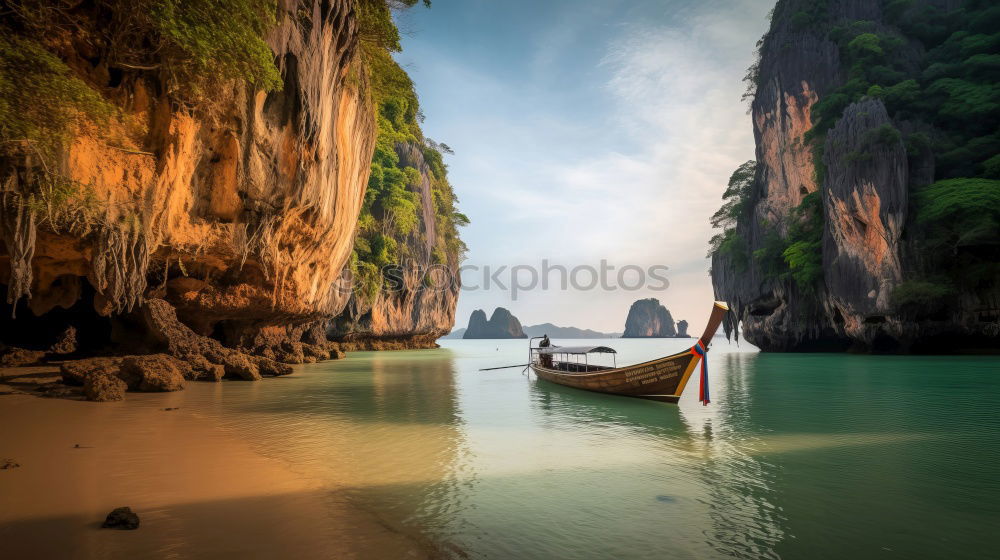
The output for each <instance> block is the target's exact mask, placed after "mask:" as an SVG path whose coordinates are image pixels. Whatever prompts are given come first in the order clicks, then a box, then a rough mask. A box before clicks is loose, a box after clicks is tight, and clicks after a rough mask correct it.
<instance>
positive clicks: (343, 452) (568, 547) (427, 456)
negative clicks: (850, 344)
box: [206, 340, 1000, 558]
mask: <svg viewBox="0 0 1000 560" xmlns="http://www.w3.org/2000/svg"><path fill="white" fill-rule="evenodd" d="M566 342H568V341H566ZM590 342H592V341H590ZM609 343H610V344H612V345H613V346H615V347H616V348H617V349H618V350H619V352H620V354H619V361H620V362H621V363H625V362H638V361H642V360H646V359H650V358H653V357H656V356H659V355H664V354H668V353H671V352H674V351H677V350H679V349H680V347H682V346H683V345H686V344H687V341H657V340H615V341H613V342H610V341H609ZM444 344H446V345H447V347H446V348H442V349H439V350H434V351H418V352H382V353H354V354H351V355H350V356H349V357H348V359H346V360H343V361H337V362H329V363H324V364H315V365H310V366H303V367H302V369H301V370H300V372H299V373H297V374H296V375H295V376H293V377H291V378H287V379H279V380H274V381H272V382H268V383H266V384H235V383H233V384H225V386H224V391H221V392H219V393H215V394H213V395H212V396H211V398H210V399H209V400H210V402H211V404H210V405H208V404H207V405H206V406H212V407H215V410H216V411H217V412H219V413H225V414H220V418H221V419H222V421H225V422H228V423H230V427H232V428H233V429H234V430H239V429H241V427H242V428H244V429H245V426H253V433H252V439H253V441H254V442H255V443H254V444H255V446H256V447H257V448H258V449H259V450H260V451H261V452H263V453H265V454H267V455H270V456H272V457H277V458H280V459H283V460H285V461H287V462H288V463H289V464H290V465H291V466H292V468H294V469H297V470H300V471H301V472H304V473H308V474H310V475H311V476H317V477H320V478H322V479H323V480H324V481H325V482H327V483H328V484H329V485H330V486H331V487H332V488H338V489H342V491H343V492H344V493H345V495H346V496H348V497H349V499H350V500H351V501H352V502H354V503H356V504H359V505H361V506H363V507H364V508H366V509H367V510H369V511H371V512H372V513H373V514H375V515H377V516H378V518H379V519H380V520H381V521H382V522H383V524H385V525H386V526H387V527H390V528H392V529H393V530H395V531H399V532H402V533H405V534H408V535H411V536H414V537H418V538H420V539H423V540H424V541H425V542H427V543H431V544H433V547H434V549H436V550H438V551H439V552H440V553H441V554H442V555H443V556H455V557H472V558H553V557H559V558H667V557H670V558H715V557H739V558H778V557H783V558H803V557H808V558H840V557H844V556H848V555H851V556H858V557H881V556H887V557H892V556H898V557H918V556H931V557H934V556H948V557H951V558H955V557H969V558H973V557H977V556H982V555H984V554H986V553H987V552H988V551H990V550H991V549H992V547H993V546H994V545H996V544H997V543H996V542H995V539H994V538H993V537H992V533H990V532H986V531H984V530H983V529H984V528H985V527H991V526H993V525H995V524H996V523H998V522H1000V512H998V504H1000V482H998V481H1000V466H998V465H1000V461H998V459H1000V456H998V453H1000V451H998V450H1000V445H998V444H1000V439H998V438H1000V436H998V434H1000V429H998V428H1000V423H998V420H997V415H996V414H995V412H994V411H995V398H996V396H997V394H998V391H997V389H998V388H1000V383H998V380H997V377H996V376H995V371H996V369H997V368H996V366H997V363H998V362H997V361H996V359H995V358H960V359H954V358H949V359H944V358H941V359H937V358H905V357H862V356H831V355H764V354H758V353H756V352H754V351H752V349H751V348H748V347H746V346H745V345H744V347H743V348H737V347H735V346H728V345H726V344H725V343H724V342H723V343H721V344H719V343H716V347H715V348H714V349H713V350H712V354H711V358H710V359H711V364H710V365H711V371H710V375H711V379H712V384H713V386H712V391H713V403H712V404H711V405H710V406H707V407H702V406H701V405H700V404H699V403H698V402H697V400H696V395H695V393H697V387H695V386H694V383H692V385H691V387H690V388H689V391H688V393H687V394H686V395H685V396H684V397H683V398H682V399H681V402H680V404H679V405H676V406H675V405H669V404H664V403H657V402H652V401H644V400H639V399H629V398H624V397H614V396H608V395H600V394H595V393H587V392H583V391H577V390H573V389H569V388H565V387H561V386H558V385H553V384H550V383H547V382H545V381H541V380H537V379H535V378H534V377H533V376H531V377H529V376H526V375H522V374H521V373H520V368H512V369H507V370H498V371H491V372H480V371H478V370H479V368H483V367H491V366H497V365H503V364H513V363H518V362H519V361H523V354H524V341H445V342H444ZM264 385H266V387H264ZM234 412H238V414H233V413H234ZM928 528H933V530H928Z"/></svg>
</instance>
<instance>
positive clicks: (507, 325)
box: [462, 307, 528, 338]
mask: <svg viewBox="0 0 1000 560" xmlns="http://www.w3.org/2000/svg"><path fill="white" fill-rule="evenodd" d="M462 338H528V336H527V335H526V334H524V330H523V329H522V328H521V322H520V321H518V320H517V317H515V316H513V315H512V314H511V313H510V311H508V310H506V309H504V308H503V307H497V308H496V309H494V310H493V315H491V316H490V319H489V321H487V320H486V312H485V311H483V310H482V309H477V310H475V311H473V312H472V315H471V316H470V317H469V326H468V327H466V329H465V332H464V333H462Z"/></svg>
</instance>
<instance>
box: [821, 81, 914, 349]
mask: <svg viewBox="0 0 1000 560" xmlns="http://www.w3.org/2000/svg"><path fill="white" fill-rule="evenodd" d="M884 127H888V128H884ZM880 130H890V131H891V130H895V129H894V128H893V125H892V122H891V120H890V119H889V115H888V114H887V113H886V110H885V106H884V105H883V104H882V102H881V101H880V100H875V99H867V100H864V101H861V102H858V103H854V104H852V105H850V106H849V107H847V109H845V110H844V114H843V116H842V117H841V118H840V121H838V122H837V125H836V127H835V128H834V129H833V130H831V131H830V133H829V135H828V136H827V140H826V148H825V151H824V156H823V157H824V162H825V163H826V168H827V176H826V188H825V189H824V190H823V207H824V214H825V215H826V216H827V220H826V227H825V229H824V231H823V279H824V285H825V287H826V292H827V301H826V305H827V307H828V308H832V310H833V312H834V315H835V316H839V317H843V318H844V323H843V324H842V326H841V327H842V329H843V332H844V334H845V335H847V336H848V337H851V338H856V339H865V338H868V333H867V332H866V331H867V330H874V329H878V330H880V331H887V332H889V331H891V332H892V333H893V334H894V335H895V336H897V337H898V336H900V335H901V334H902V325H901V323H900V322H899V321H898V320H897V319H895V318H889V317H890V316H891V314H892V308H891V304H890V297H891V296H892V291H893V289H894V288H895V287H896V286H898V285H899V283H900V282H902V280H903V271H902V266H901V263H900V249H901V245H900V237H901V236H902V233H903V225H904V223H905V222H906V214H907V200H908V192H907V191H908V188H907V162H906V147H905V146H904V145H903V141H902V139H901V138H900V137H899V135H898V134H897V135H895V136H893V135H891V134H890V135H889V136H888V137H887V138H883V139H879V138H878V132H879V131H880Z"/></svg>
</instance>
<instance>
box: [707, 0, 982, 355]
mask: <svg viewBox="0 0 1000 560" xmlns="http://www.w3.org/2000/svg"><path fill="white" fill-rule="evenodd" d="M887 4H891V3H884V2H853V1H850V2H840V1H830V2H817V3H812V2H804V1H798V0H787V1H786V0H781V1H779V2H778V4H777V6H776V7H775V10H774V16H773V20H772V24H771V29H770V30H769V31H768V33H767V34H766V35H765V37H764V39H763V40H762V42H761V44H760V59H759V66H758V67H757V69H756V70H757V74H756V76H755V78H756V83H755V87H756V90H755V95H754V96H753V101H752V105H751V117H752V125H753V130H754V138H755V141H756V154H755V156H756V157H755V159H756V175H755V177H754V180H753V184H752V187H751V188H750V189H749V192H748V193H747V194H746V196H745V197H744V198H742V199H740V202H741V204H742V206H740V215H739V216H738V219H737V222H736V224H735V226H734V228H733V230H732V231H730V232H727V234H731V235H730V237H728V238H727V240H729V241H731V243H729V245H728V246H727V245H723V247H722V249H721V250H720V249H718V248H716V249H715V250H714V252H713V255H712V281H713V285H714V289H715V294H716V298H717V299H720V300H725V301H727V302H729V304H730V306H731V308H732V309H733V310H734V313H735V314H736V318H737V319H738V320H739V321H741V322H742V330H743V333H744V336H745V338H746V339H747V340H749V341H750V342H751V343H753V344H755V345H757V346H759V347H761V348H762V349H764V350H772V351H824V350H830V351H844V350H851V351H862V352H919V351H935V352H936V351H961V350H966V349H968V350H976V349H982V348H987V347H990V346H993V347H995V345H996V344H997V343H998V339H997V335H998V333H1000V329H997V328H996V322H997V309H996V307H997V289H996V283H995V282H992V283H991V282H990V281H989V280H984V281H982V282H978V283H975V284H973V283H971V282H970V283H967V284H963V283H962V282H961V280H959V281H951V280H947V281H946V280H943V279H942V278H943V277H945V276H948V275H949V274H950V273H951V271H952V270H954V268H953V265H952V264H947V265H945V264H934V259H933V258H932V257H931V255H932V254H933V253H935V252H936V251H942V250H945V251H954V253H955V255H956V256H955V257H954V258H953V260H952V261H951V262H958V261H961V260H962V259H966V257H965V256H963V255H964V254H965V253H966V252H967V253H968V254H970V255H974V257H970V258H974V259H978V260H977V261H976V262H977V263H979V262H980V261H982V262H983V263H988V261H989V260H990V258H987V257H985V255H989V254H992V253H995V246H996V243H997V242H1000V239H995V238H996V237H997V235H996V232H995V230H994V232H993V233H989V232H987V233H986V234H984V235H983V236H982V237H981V238H979V239H977V240H976V241H975V242H974V243H972V242H970V243H969V244H968V247H966V246H962V242H961V241H958V242H956V243H955V244H954V245H953V246H951V247H949V248H948V249H942V248H940V247H939V248H937V249H933V248H931V247H934V245H933V244H932V243H930V242H928V241H927V239H926V238H928V237H929V235H927V234H925V233H924V231H927V230H930V229H931V226H930V225H929V224H928V221H927V220H925V219H924V218H923V217H922V216H923V215H924V214H927V212H925V211H924V210H923V209H922V208H926V207H928V206H929V205H930V202H929V201H931V200H932V194H924V195H923V196H922V197H917V196H916V195H915V194H914V193H932V190H931V189H928V188H927V187H928V185H930V184H931V183H934V181H936V180H942V179H947V178H950V177H963V176H974V177H983V176H985V177H989V176H990V175H989V174H990V173H991V172H990V171H989V169H988V167H989V166H988V165H986V164H975V165H973V164H971V163H970V164H969V165H968V166H966V167H965V168H961V169H960V168H959V166H958V165H957V164H953V163H951V162H950V160H947V161H944V162H943V163H942V161H940V160H944V159H945V157H942V156H941V155H936V154H940V153H942V152H944V151H945V150H946V149H951V148H949V147H948V146H950V145H955V144H958V145H961V143H962V142H965V141H966V140H967V139H963V137H962V134H966V131H973V132H968V133H967V135H968V136H975V135H977V134H979V133H977V132H974V128H975V127H974V126H972V125H969V126H960V125H956V126H955V127H954V128H955V129H956V130H958V131H959V132H957V133H956V132H954V131H952V130H950V129H947V128H946V127H947V126H949V125H948V124H947V123H948V122H949V121H950V122H955V121H954V118H955V117H951V118H950V119H943V118H941V117H935V118H931V117H928V116H927V115H928V114H931V112H932V111H938V110H946V109H939V108H938V107H937V106H935V105H933V103H939V104H941V106H945V104H946V103H947V102H948V101H947V99H948V98H946V97H943V96H942V95H941V94H939V95H938V96H937V97H935V96H934V95H933V92H935V91H938V90H939V89H940V88H942V87H943V86H941V85H940V82H937V81H936V80H939V79H940V76H938V75H935V74H934V72H935V70H933V69H932V70H930V71H928V70H927V67H929V66H930V65H931V62H933V60H934V57H942V56H945V55H947V53H946V51H943V50H942V49H944V48H946V47H947V45H945V46H944V47H936V46H935V45H942V44H944V43H945V42H946V41H947V40H948V37H949V34H950V33H952V30H949V29H947V28H942V29H944V31H940V32H939V36H930V35H928V34H922V35H921V34H919V33H918V31H914V30H920V29H923V28H921V27H920V26H919V25H918V24H917V23H914V22H918V23H919V22H922V21H923V20H924V19H927V20H928V21H938V22H939V24H940V22H943V21H949V22H952V23H950V24H949V25H952V26H960V25H961V24H960V23H957V22H963V21H968V22H972V23H968V24H967V25H968V26H969V30H968V31H966V32H965V33H966V35H965V36H971V35H973V34H974V33H975V32H976V30H977V29H978V28H977V26H979V27H982V26H983V25H985V24H983V23H982V22H981V21H979V20H977V19H975V18H974V17H973V15H975V14H974V13H973V11H972V8H968V9H967V6H966V4H970V3H963V2H960V1H945V0H941V1H923V2H921V1H918V2H912V3H910V4H907V5H906V6H907V7H903V8H901V7H900V6H902V4H900V3H896V4H898V5H897V6H895V7H891V8H890V7H887ZM970 5H971V4H970ZM956 10H957V11H956ZM963 10H964V11H963ZM935 14H940V15H935ZM944 14H950V15H948V16H947V17H945V15H944ZM976 17H978V16H976ZM921 18H923V19H921ZM962 18H965V19H962ZM921 25H922V24H921ZM983 32H986V33H989V32H990V31H988V30H983ZM963 48H966V47H963ZM967 48H977V47H974V46H973V47H967ZM986 48H989V47H986ZM932 49H937V50H932ZM956 52H957V51H956ZM942 53H944V54H942ZM954 56H955V57H958V56H959V55H958V54H955V55H954ZM962 56H963V57H965V56H969V54H968V53H966V54H965V55H962ZM956 62H961V60H960V59H959V60H956ZM939 66H940V65H939ZM949 79H950V78H949ZM954 79H955V80H958V79H959V78H954ZM962 79H963V80H975V79H978V78H977V75H975V74H969V73H968V72H966V74H965V75H964V77H963V78H962ZM970 83H971V82H970ZM880 84H881V85H880ZM919 88H922V89H923V91H924V92H925V93H912V92H918V91H919ZM935 88H937V89H935ZM904 90H906V91H907V92H908V93H907V94H906V95H903V94H902V92H903V91H904ZM951 99H952V100H959V99H961V96H959V95H954V96H953V97H952V98H951ZM818 111H824V112H823V113H822V114H821V113H819V112H818ZM939 118H940V119H941V120H940V121H939V120H938V119H939ZM941 122H945V123H946V124H945V125H942V124H940V123H941ZM811 130H812V132H810V131H811ZM990 133H991V131H988V130H986V131H984V132H983V133H982V134H985V135H986V136H984V137H983V138H986V139H987V140H985V141H984V140H982V139H976V140H974V141H970V143H969V145H970V146H975V145H980V144H984V143H985V144H986V145H990V144H989V142H994V144H996V140H995V139H994V140H990V138H992V137H991V136H989V134H990ZM949 143H951V144H949ZM928 146H930V147H928ZM942 146H944V147H942ZM931 147H933V148H934V150H937V151H936V152H933V153H932V149H931ZM993 153H996V152H995V151H994V152H993ZM989 155H990V154H989V153H985V152H984V155H983V156H981V157H982V159H985V158H987V157H989ZM946 156H947V157H949V158H950V157H953V156H952V155H951V153H948V154H946ZM936 157H938V158H940V160H938V161H936V159H935V158H936ZM967 157H968V159H969V160H970V162H971V161H972V160H971V158H972V156H971V155H970V156H967ZM814 193H815V194H814ZM816 197H818V198H816ZM811 201H818V204H816V205H815V206H812V207H811V206H810V202H811ZM984 202H985V200H984ZM808 208H813V213H812V214H810V213H809V212H808ZM921 212H923V213H924V214H921ZM809 216H812V220H813V221H812V222H810V218H809ZM810 224H814V225H810ZM810 228H813V229H810ZM803 232H805V233H803ZM990 238H994V239H992V240H991V239H990ZM984 239H985V241H984ZM796 241H799V242H800V243H799V244H797V245H795V244H794V242H796ZM973 245H974V246H973ZM991 247H993V248H991ZM966 260H968V259H966ZM977 266H979V265H978V264H977ZM983 266H988V264H984V265H983ZM938 284H940V285H942V286H944V287H941V288H938V287H937V286H938ZM913 286H917V288H922V289H923V290H924V292H923V293H929V294H931V295H933V296H934V297H937V298H938V299H937V300H935V301H940V302H942V303H940V304H937V303H935V306H939V307H940V310H939V311H935V312H934V313H933V314H932V313H928V312H925V311H921V310H920V309H917V308H918V307H921V306H920V305H919V304H913V303H910V304H907V303H903V302H905V301H908V300H906V299H905V296H906V295H908V294H912V293H914V291H915V290H914V289H912V288H913ZM928 286H929V287H928ZM934 290H936V291H934ZM942 294H943V295H942ZM931 295H927V296H925V297H927V298H928V299H930V297H931ZM911 299H912V300H914V301H919V300H916V299H915V298H911ZM926 307H929V306H925V308H926ZM931 315H933V316H931Z"/></svg>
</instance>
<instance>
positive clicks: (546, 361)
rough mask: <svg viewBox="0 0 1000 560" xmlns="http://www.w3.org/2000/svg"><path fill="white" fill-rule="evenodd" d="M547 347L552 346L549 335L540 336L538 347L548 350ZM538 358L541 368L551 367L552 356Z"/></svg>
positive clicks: (541, 355) (545, 355)
mask: <svg viewBox="0 0 1000 560" xmlns="http://www.w3.org/2000/svg"><path fill="white" fill-rule="evenodd" d="M549 346H552V341H550V340H549V335H547V334H545V335H542V341H541V342H539V343H538V347H539V348H548V347H549ZM539 358H540V359H541V361H542V367H547V368H551V367H552V354H539Z"/></svg>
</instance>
